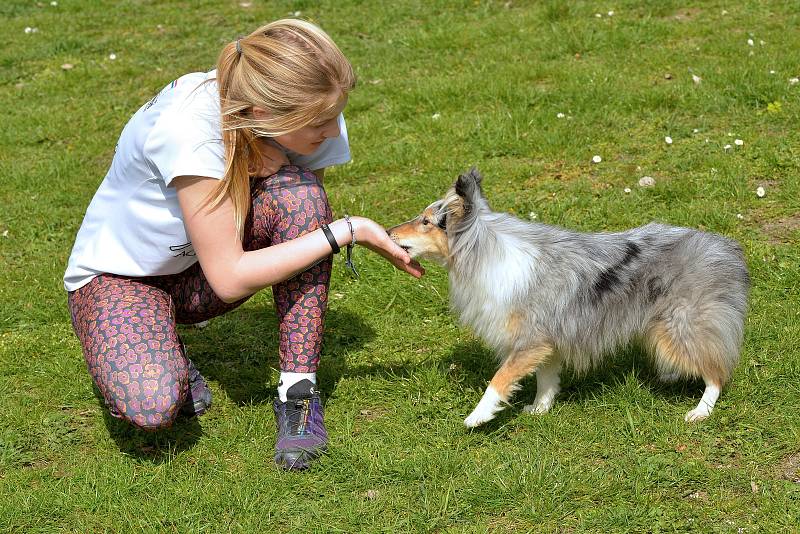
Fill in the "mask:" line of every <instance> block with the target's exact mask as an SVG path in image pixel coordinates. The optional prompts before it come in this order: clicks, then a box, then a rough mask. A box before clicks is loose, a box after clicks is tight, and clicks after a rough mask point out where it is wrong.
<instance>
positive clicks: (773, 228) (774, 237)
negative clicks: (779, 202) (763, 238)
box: [761, 215, 800, 244]
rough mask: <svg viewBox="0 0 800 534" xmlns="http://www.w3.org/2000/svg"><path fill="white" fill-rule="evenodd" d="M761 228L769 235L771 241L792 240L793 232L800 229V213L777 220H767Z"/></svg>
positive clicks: (783, 241) (774, 242)
mask: <svg viewBox="0 0 800 534" xmlns="http://www.w3.org/2000/svg"><path fill="white" fill-rule="evenodd" d="M761 230H762V231H763V232H764V233H765V234H766V235H767V237H768V238H769V241H770V243H773V244H784V243H788V242H790V241H792V240H791V238H790V236H791V234H793V233H796V232H799V231H800V215H792V216H791V217H786V218H783V219H778V220H776V221H769V222H765V223H764V224H762V225H761Z"/></svg>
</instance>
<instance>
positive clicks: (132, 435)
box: [94, 386, 203, 464]
mask: <svg viewBox="0 0 800 534" xmlns="http://www.w3.org/2000/svg"><path fill="white" fill-rule="evenodd" d="M94 395H95V397H96V398H97V402H98V403H99V404H100V409H101V411H102V413H103V420H104V422H105V425H106V428H107V429H108V433H109V435H111V437H112V439H113V440H114V441H115V442H116V444H117V447H119V450H120V452H122V453H124V454H127V455H129V456H131V457H133V458H136V459H138V460H146V461H149V462H152V463H155V464H158V463H161V462H163V461H165V460H168V459H170V458H172V457H173V456H175V455H176V454H178V453H179V452H181V451H184V450H187V449H191V448H192V446H194V444H195V443H197V440H199V439H200V437H201V436H202V435H203V428H202V427H201V426H200V421H199V420H198V419H197V418H196V417H193V418H187V417H184V416H179V417H178V419H177V420H176V421H175V423H174V424H173V425H172V426H171V427H170V428H166V429H164V430H159V431H157V432H145V431H144V430H141V429H139V428H137V427H135V426H133V425H131V424H130V423H128V422H127V421H124V420H121V419H117V418H116V417H112V415H111V413H109V411H108V409H107V408H106V405H105V401H104V400H103V396H102V394H101V393H100V390H99V389H97V387H96V386H95V387H94Z"/></svg>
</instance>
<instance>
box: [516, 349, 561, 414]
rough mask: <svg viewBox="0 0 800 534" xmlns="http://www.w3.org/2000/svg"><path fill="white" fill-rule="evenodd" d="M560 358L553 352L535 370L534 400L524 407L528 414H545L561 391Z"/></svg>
mask: <svg viewBox="0 0 800 534" xmlns="http://www.w3.org/2000/svg"><path fill="white" fill-rule="evenodd" d="M560 374H561V356H560V355H559V354H558V352H553V354H552V355H551V357H550V359H549V360H548V361H547V362H546V363H544V364H542V365H540V366H539V368H537V369H536V398H535V399H534V400H533V404H529V405H527V406H525V408H524V410H525V411H526V412H528V413H547V412H549V411H550V408H551V407H552V406H553V401H554V400H555V398H556V395H558V392H559V391H561V380H560V376H559V375H560Z"/></svg>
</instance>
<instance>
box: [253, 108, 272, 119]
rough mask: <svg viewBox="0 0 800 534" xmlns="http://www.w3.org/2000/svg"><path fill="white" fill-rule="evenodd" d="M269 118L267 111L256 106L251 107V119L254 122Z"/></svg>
mask: <svg viewBox="0 0 800 534" xmlns="http://www.w3.org/2000/svg"><path fill="white" fill-rule="evenodd" d="M269 117H270V113H269V111H267V110H266V109H264V108H260V107H258V106H253V118H254V119H256V120H259V121H261V120H266V119H268V118H269Z"/></svg>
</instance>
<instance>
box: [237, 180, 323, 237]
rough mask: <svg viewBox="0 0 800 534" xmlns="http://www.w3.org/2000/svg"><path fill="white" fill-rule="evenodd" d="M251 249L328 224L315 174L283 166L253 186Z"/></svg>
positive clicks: (320, 185)
mask: <svg viewBox="0 0 800 534" xmlns="http://www.w3.org/2000/svg"><path fill="white" fill-rule="evenodd" d="M252 197H253V206H252V208H253V209H252V212H251V219H250V220H251V223H252V224H251V226H250V228H249V229H248V232H249V234H250V235H249V237H250V239H249V240H248V241H249V244H250V248H261V247H263V246H268V245H269V244H276V243H278V242H281V241H285V240H288V239H294V238H296V237H299V236H300V235H302V234H304V233H306V232H309V231H312V230H316V229H317V228H319V227H320V226H321V225H322V224H327V223H330V222H331V220H332V218H333V214H332V213H331V208H330V204H329V203H328V196H327V194H326V193H325V188H324V187H323V186H322V183H321V182H320V180H319V178H318V177H317V175H316V174H314V173H313V172H311V171H310V170H308V169H304V168H300V167H294V166H291V165H290V166H286V167H282V168H281V170H280V171H279V172H278V173H276V174H274V175H272V176H270V177H267V178H263V179H261V180H259V181H258V182H256V183H254V184H253V190H252Z"/></svg>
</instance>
